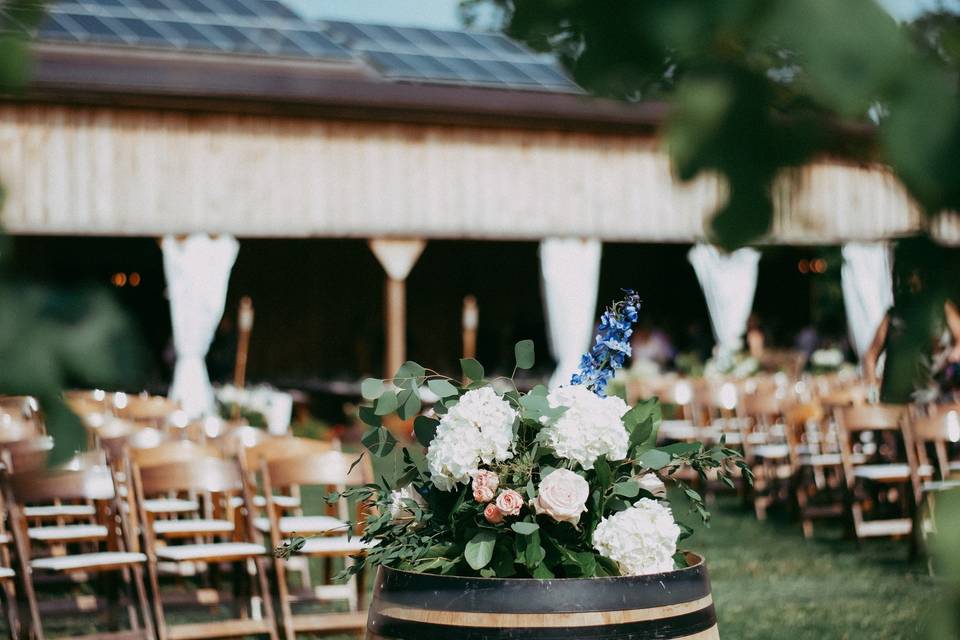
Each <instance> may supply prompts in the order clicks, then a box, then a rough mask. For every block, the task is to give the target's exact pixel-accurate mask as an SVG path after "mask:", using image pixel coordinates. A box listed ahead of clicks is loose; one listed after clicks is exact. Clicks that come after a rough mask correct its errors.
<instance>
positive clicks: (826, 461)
mask: <svg viewBox="0 0 960 640" xmlns="http://www.w3.org/2000/svg"><path fill="white" fill-rule="evenodd" d="M800 464H802V465H807V466H811V467H812V466H820V467H828V466H833V465H840V464H843V458H841V457H840V454H839V453H817V454H813V455H811V454H805V455H802V456H800Z"/></svg>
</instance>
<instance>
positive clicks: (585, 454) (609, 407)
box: [540, 385, 630, 469]
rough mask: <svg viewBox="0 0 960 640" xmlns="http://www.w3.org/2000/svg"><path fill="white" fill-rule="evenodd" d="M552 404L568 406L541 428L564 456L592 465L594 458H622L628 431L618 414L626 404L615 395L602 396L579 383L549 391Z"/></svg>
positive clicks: (549, 442)
mask: <svg viewBox="0 0 960 640" xmlns="http://www.w3.org/2000/svg"><path fill="white" fill-rule="evenodd" d="M547 401H548V402H549V403H550V406H551V407H567V410H566V411H565V412H564V413H563V415H561V416H560V417H559V418H558V419H557V420H556V421H555V422H554V423H553V424H548V425H547V426H546V427H544V428H543V430H542V431H541V432H540V433H541V437H543V438H544V440H545V442H546V443H547V444H548V445H549V446H550V448H552V449H553V450H554V451H556V452H557V455H558V456H560V457H561V458H566V459H567V460H575V461H576V462H578V463H579V464H580V466H581V467H583V468H584V469H593V463H594V462H595V461H596V460H597V458H599V457H601V456H605V457H606V458H607V459H608V460H623V459H624V458H626V457H627V445H628V444H629V441H630V434H629V433H627V429H626V427H624V426H623V422H622V421H621V418H622V417H623V414H625V413H626V412H627V411H628V409H629V407H628V406H627V404H626V403H625V402H624V401H623V400H621V399H620V398H618V397H616V396H610V397H606V398H601V397H600V396H598V395H596V394H595V393H593V392H592V391H590V390H589V389H587V388H586V387H584V386H581V385H570V386H566V387H559V388H557V389H554V390H553V391H551V392H550V394H549V395H548V396H547Z"/></svg>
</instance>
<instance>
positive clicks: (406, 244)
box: [370, 238, 427, 378]
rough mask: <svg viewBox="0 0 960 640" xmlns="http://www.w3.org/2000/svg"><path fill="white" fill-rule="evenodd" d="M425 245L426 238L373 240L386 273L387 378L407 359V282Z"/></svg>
mask: <svg viewBox="0 0 960 640" xmlns="http://www.w3.org/2000/svg"><path fill="white" fill-rule="evenodd" d="M426 245H427V242H426V240H422V239H418V238H417V239H404V240H400V239H385V238H381V239H376V240H370V250H371V251H373V255H375V256H376V257H377V260H379V261H380V266H382V267H383V270H384V271H385V272H386V273H387V285H386V306H387V314H386V331H387V349H386V354H385V358H384V369H385V371H384V377H385V378H389V377H392V376H393V374H394V373H396V371H397V369H399V368H400V365H402V364H403V363H404V362H405V361H406V359H407V291H406V281H407V276H408V275H410V270H411V269H413V265H415V264H416V262H417V259H418V258H419V257H420V254H421V253H422V252H423V248H424V247H425V246H426Z"/></svg>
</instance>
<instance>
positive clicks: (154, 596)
mask: <svg viewBox="0 0 960 640" xmlns="http://www.w3.org/2000/svg"><path fill="white" fill-rule="evenodd" d="M147 575H148V576H149V579H150V599H151V600H152V601H153V620H154V624H156V625H157V638H158V639H159V640H167V622H166V619H165V618H164V615H163V603H162V602H161V601H160V581H159V580H158V579H157V562H156V558H151V559H150V560H148V561H147Z"/></svg>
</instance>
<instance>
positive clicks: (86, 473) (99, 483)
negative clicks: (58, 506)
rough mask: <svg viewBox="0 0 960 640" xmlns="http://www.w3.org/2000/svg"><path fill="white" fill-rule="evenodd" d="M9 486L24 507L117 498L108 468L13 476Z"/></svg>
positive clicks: (27, 473) (96, 467) (93, 467)
mask: <svg viewBox="0 0 960 640" xmlns="http://www.w3.org/2000/svg"><path fill="white" fill-rule="evenodd" d="M10 486H11V489H12V490H13V495H14V497H15V499H16V500H17V502H19V503H21V504H23V503H42V502H52V501H54V500H112V499H113V497H114V488H113V476H112V475H111V472H110V469H109V468H108V467H106V466H91V467H87V468H84V469H79V470H68V469H62V470H56V471H47V470H40V471H27V472H23V473H14V474H13V475H12V476H11V478H10Z"/></svg>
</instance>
